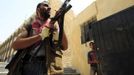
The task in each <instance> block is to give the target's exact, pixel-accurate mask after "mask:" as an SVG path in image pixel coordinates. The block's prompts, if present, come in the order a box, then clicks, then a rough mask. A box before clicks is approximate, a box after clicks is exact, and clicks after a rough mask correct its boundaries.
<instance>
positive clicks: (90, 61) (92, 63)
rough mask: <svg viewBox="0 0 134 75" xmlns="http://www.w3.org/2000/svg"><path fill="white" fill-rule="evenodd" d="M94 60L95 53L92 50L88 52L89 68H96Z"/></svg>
mask: <svg viewBox="0 0 134 75" xmlns="http://www.w3.org/2000/svg"><path fill="white" fill-rule="evenodd" d="M94 60H96V51H94V50H92V51H90V52H88V64H91V66H97V63H95V62H94Z"/></svg>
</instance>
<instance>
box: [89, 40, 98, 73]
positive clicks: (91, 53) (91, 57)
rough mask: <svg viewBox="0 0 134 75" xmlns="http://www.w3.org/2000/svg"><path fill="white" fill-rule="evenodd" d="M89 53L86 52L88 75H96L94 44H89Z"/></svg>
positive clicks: (96, 62)
mask: <svg viewBox="0 0 134 75" xmlns="http://www.w3.org/2000/svg"><path fill="white" fill-rule="evenodd" d="M89 46H90V48H91V51H89V52H88V64H90V75H96V74H97V75H98V66H97V65H98V60H97V56H96V47H95V43H94V42H90V43H89Z"/></svg>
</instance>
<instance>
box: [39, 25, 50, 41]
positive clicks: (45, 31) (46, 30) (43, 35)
mask: <svg viewBox="0 0 134 75" xmlns="http://www.w3.org/2000/svg"><path fill="white" fill-rule="evenodd" d="M49 34H50V33H49V28H47V27H43V28H42V31H41V33H40V34H39V35H40V36H41V38H42V40H44V39H45V38H46V37H48V36H49Z"/></svg>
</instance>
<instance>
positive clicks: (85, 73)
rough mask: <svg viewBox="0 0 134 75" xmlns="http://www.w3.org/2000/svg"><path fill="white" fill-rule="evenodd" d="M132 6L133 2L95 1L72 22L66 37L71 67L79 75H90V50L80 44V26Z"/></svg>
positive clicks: (124, 0) (118, 0)
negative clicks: (70, 55) (88, 60)
mask: <svg viewBox="0 0 134 75" xmlns="http://www.w3.org/2000/svg"><path fill="white" fill-rule="evenodd" d="M132 5H134V0H127V1H126V0H96V1H95V2H94V3H92V4H91V5H90V6H88V7H87V8H86V9H85V10H84V11H82V12H81V13H80V14H79V15H78V16H77V17H76V18H75V19H74V20H73V21H72V23H71V24H70V27H69V31H70V32H69V33H70V34H69V35H68V36H69V37H70V38H69V49H70V50H71V51H72V66H73V68H76V69H77V70H79V71H80V73H81V75H90V74H89V72H90V67H89V65H88V64H87V52H88V51H89V50H90V49H89V47H88V46H86V44H83V45H82V44H81V38H80V37H81V30H80V25H81V24H83V23H84V22H87V21H89V20H90V19H91V18H92V17H93V16H96V17H97V20H101V19H104V18H106V17H108V16H110V15H113V14H115V13H117V12H119V11H121V10H123V9H126V8H128V7H130V6H132Z"/></svg>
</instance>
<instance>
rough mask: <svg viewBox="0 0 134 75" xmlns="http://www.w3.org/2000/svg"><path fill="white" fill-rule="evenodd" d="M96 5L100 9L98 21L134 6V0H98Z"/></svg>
mask: <svg viewBox="0 0 134 75" xmlns="http://www.w3.org/2000/svg"><path fill="white" fill-rule="evenodd" d="M96 3H97V8H98V15H97V19H98V20H101V19H103V18H105V17H108V16H110V15H112V14H114V13H117V12H119V11H121V10H123V9H126V8H128V7H130V6H132V5H134V0H96Z"/></svg>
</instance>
